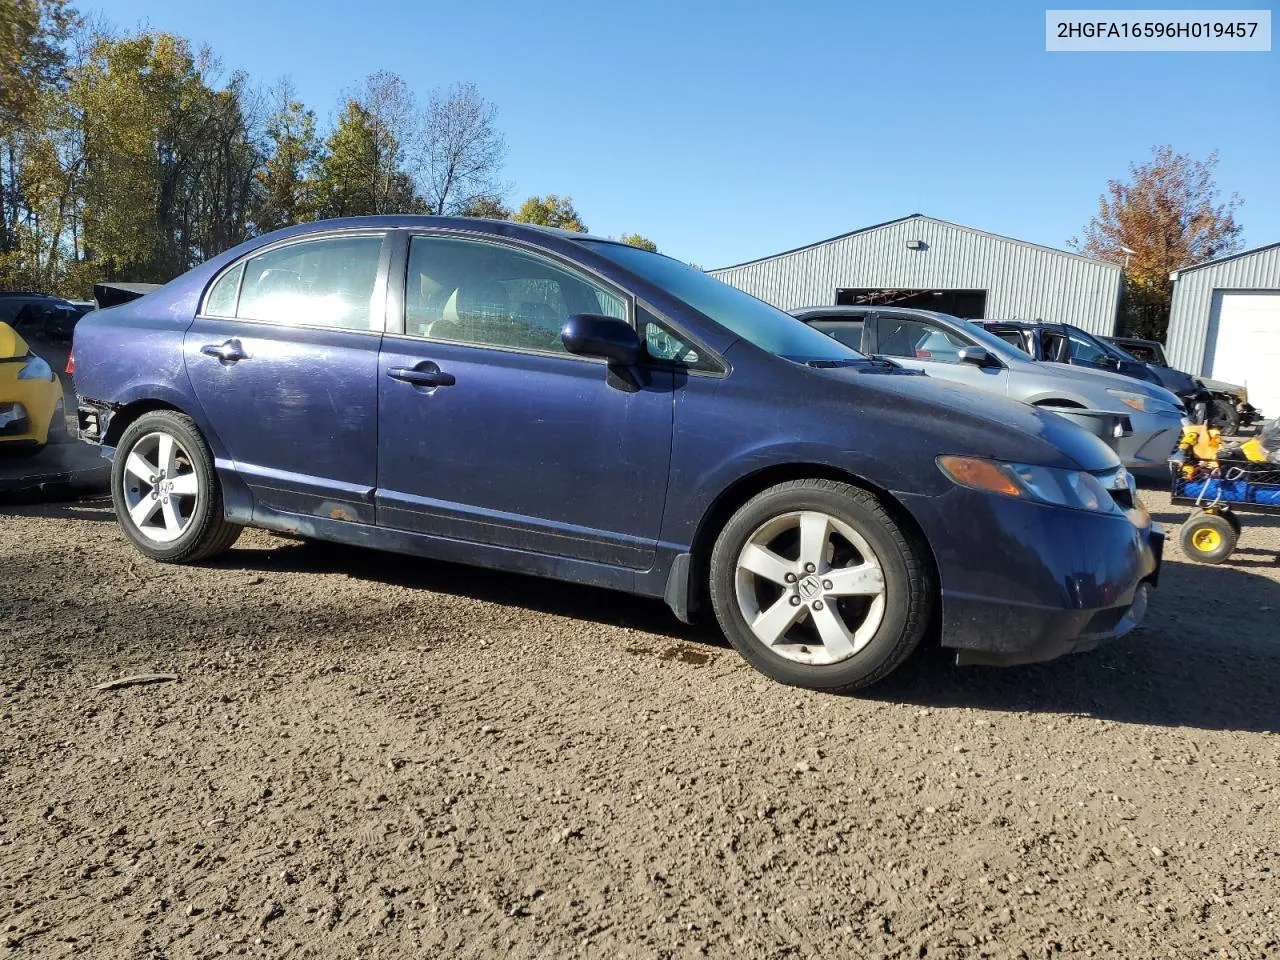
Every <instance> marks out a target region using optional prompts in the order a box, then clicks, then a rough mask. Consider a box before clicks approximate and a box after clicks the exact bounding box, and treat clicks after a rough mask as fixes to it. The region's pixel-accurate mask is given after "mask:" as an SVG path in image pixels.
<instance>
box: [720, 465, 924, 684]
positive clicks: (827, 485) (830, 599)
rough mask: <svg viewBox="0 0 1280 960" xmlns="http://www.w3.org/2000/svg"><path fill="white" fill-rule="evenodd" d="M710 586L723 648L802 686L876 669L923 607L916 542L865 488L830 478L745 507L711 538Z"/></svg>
mask: <svg viewBox="0 0 1280 960" xmlns="http://www.w3.org/2000/svg"><path fill="white" fill-rule="evenodd" d="M710 586H711V600H712V606H713V607H714V609H715V613H716V619H717V620H718V621H719V623H720V627H721V629H722V630H724V633H725V635H726V637H728V639H729V642H730V643H732V644H733V646H734V648H735V649H736V650H737V651H738V652H739V653H740V654H741V655H742V656H743V657H744V658H745V659H746V660H747V661H748V662H749V663H750V664H751V665H752V666H754V667H755V668H756V669H758V670H760V671H761V672H762V673H765V674H767V675H768V676H770V677H773V678H774V679H775V680H779V681H781V682H783V683H787V684H791V685H792V686H798V687H807V688H809V689H814V690H853V689H858V688H862V687H866V686H869V685H871V684H873V683H875V682H876V681H878V680H880V679H882V678H883V677H885V676H887V675H888V674H889V673H890V672H891V671H893V670H894V669H895V668H896V667H897V666H898V665H899V664H901V663H902V662H903V661H904V660H905V659H906V658H907V656H908V655H909V654H910V653H911V651H912V650H913V649H915V647H916V645H917V644H918V643H919V642H920V638H921V636H923V634H924V631H925V629H926V627H927V625H928V622H929V617H930V614H931V612H932V609H933V603H934V586H933V582H932V576H931V572H930V568H929V565H928V564H927V563H926V562H925V561H924V559H923V548H922V547H921V546H920V545H918V544H917V543H916V542H915V541H914V539H913V538H912V537H911V536H910V535H908V533H907V532H906V531H905V530H904V529H903V527H902V526H901V525H900V524H899V523H898V522H897V521H895V520H894V518H893V517H892V516H890V514H889V513H888V511H886V510H885V508H884V506H883V505H882V504H881V503H880V502H879V501H878V500H877V499H876V498H875V497H874V496H872V495H871V494H870V493H868V492H867V491H865V490H862V489H859V488H858V487H854V486H851V485H850V484H846V483H839V482H836V481H832V480H797V481H791V482H788V483H783V484H779V485H778V486H775V487H771V488H770V489H768V490H766V491H764V492H763V493H761V494H759V495H758V496H756V497H754V498H753V499H752V500H750V501H749V502H748V503H746V504H745V505H744V506H743V507H742V508H741V509H740V510H738V512H737V513H735V514H734V515H733V517H732V518H731V519H730V520H729V522H728V523H727V524H726V525H725V527H724V530H723V531H721V533H720V536H719V537H718V538H717V540H716V544H715V547H714V548H713V551H712V556H711V570H710Z"/></svg>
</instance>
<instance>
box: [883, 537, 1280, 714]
mask: <svg viewBox="0 0 1280 960" xmlns="http://www.w3.org/2000/svg"><path fill="white" fill-rule="evenodd" d="M1246 562H1247V560H1244V559H1242V560H1241V562H1233V564H1232V565H1230V566H1221V567H1213V566H1205V565H1200V564H1191V563H1186V562H1171V563H1167V564H1166V565H1165V568H1164V570H1163V571H1162V574H1161V583H1160V589H1159V590H1158V591H1156V593H1155V594H1154V595H1153V598H1152V603H1151V608H1150V612H1149V615H1148V618H1147V620H1146V622H1145V623H1144V624H1143V625H1142V627H1140V628H1139V629H1138V630H1136V631H1135V632H1134V633H1132V634H1131V635H1130V636H1128V637H1125V638H1123V639H1121V640H1118V641H1115V642H1113V643H1111V644H1108V645H1106V646H1103V647H1101V648H1099V649H1097V650H1094V651H1091V652H1088V653H1082V654H1076V655H1074V656H1069V657H1064V658H1062V659H1060V660H1055V661H1051V662H1050V663H1045V664H1036V665H1033V666H1026V667H1015V668H1009V669H993V668H983V667H966V668H963V669H960V668H956V667H953V666H952V665H951V657H950V656H949V655H948V654H947V653H946V652H945V651H943V650H941V649H939V648H936V647H935V648H933V649H931V650H928V651H923V652H922V653H921V655H918V656H917V657H915V658H913V660H912V661H911V662H909V663H908V664H907V665H906V666H905V667H903V668H902V669H901V670H900V671H898V673H896V674H894V675H892V676H890V677H889V678H888V680H886V681H885V682H884V683H882V684H881V685H879V686H877V687H875V688H874V689H873V690H871V691H868V694H867V695H869V696H870V697H872V698H875V699H879V700H893V701H898V702H907V703H916V704H920V705H922V706H928V707H976V708H979V709H984V710H1010V711H1028V712H1041V711H1048V712H1054V713H1075V714H1084V715H1087V716H1093V717H1099V718H1103V719H1107V720H1114V721H1118V722H1122V723H1142V724H1153V725H1157V726H1168V727H1181V726H1186V727H1202V728H1208V729H1224V730H1249V731H1262V732H1268V733H1275V732H1280V582H1277V581H1276V580H1274V579H1271V578H1269V577H1265V576H1259V575H1257V574H1255V573H1250V572H1248V571H1247V570H1244V569H1240V568H1241V566H1243V565H1244V564H1245V563H1246ZM1267 563H1268V565H1270V561H1267Z"/></svg>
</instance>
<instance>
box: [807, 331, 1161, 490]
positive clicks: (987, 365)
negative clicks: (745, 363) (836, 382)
mask: <svg viewBox="0 0 1280 960" xmlns="http://www.w3.org/2000/svg"><path fill="white" fill-rule="evenodd" d="M792 316H795V317H797V318H798V319H800V320H803V321H804V322H805V323H807V324H809V325H810V326H812V327H815V328H817V329H819V330H821V331H823V332H824V333H826V334H827V335H828V336H830V337H834V338H835V339H836V340H839V341H840V342H841V343H843V344H845V345H846V346H850V347H853V348H854V349H855V350H859V351H861V352H862V353H865V354H868V355H875V356H881V357H889V358H891V359H892V360H893V361H894V362H896V363H898V364H900V365H901V366H903V367H906V368H908V369H913V370H921V371H923V372H925V373H927V374H928V375H929V376H931V377H938V378H940V379H943V380H952V381H954V382H956V383H962V384H965V385H966V386H971V387H977V388H978V389H980V390H987V391H989V392H991V393H998V394H1000V395H1001V396H1003V397H1009V398H1010V399H1013V400H1022V401H1024V402H1025V403H1032V404H1035V405H1037V406H1044V407H1075V408H1083V409H1086V410H1103V411H1110V412H1116V413H1123V414H1126V415H1127V416H1128V417H1129V421H1130V423H1131V424H1132V426H1133V432H1132V434H1131V435H1129V436H1125V437H1121V438H1120V439H1118V440H1117V441H1116V442H1115V444H1114V447H1115V449H1116V453H1117V454H1118V455H1119V457H1120V459H1121V461H1123V463H1124V465H1125V466H1126V467H1128V468H1129V469H1131V470H1132V469H1143V468H1156V467H1158V468H1161V469H1163V468H1164V467H1165V465H1166V462H1167V460H1168V457H1169V454H1171V453H1172V452H1173V449H1174V447H1176V446H1177V444H1178V440H1179V438H1180V436H1181V433H1182V425H1183V423H1184V421H1185V418H1186V410H1185V408H1184V407H1183V405H1182V401H1180V400H1179V399H1178V398H1177V397H1176V396H1174V394H1172V393H1171V392H1169V391H1168V390H1166V389H1165V388H1164V387H1161V386H1157V385H1156V384H1152V383H1145V382H1143V381H1141V380H1134V379H1132V378H1131V377H1122V376H1120V375H1119V374H1115V373H1108V372H1106V371H1102V370H1089V369H1085V368H1081V367H1070V366H1064V365H1062V364H1054V363H1040V362H1038V361H1036V360H1034V359H1032V358H1031V357H1029V356H1028V355H1027V354H1025V353H1023V352H1022V351H1021V350H1018V349H1016V348H1015V347H1013V346H1010V345H1009V344H1008V343H1006V342H1005V341H1003V340H1001V339H1000V338H999V337H997V336H995V335H994V334H991V333H988V332H987V331H986V330H983V329H982V328H981V327H979V326H978V325H977V324H974V323H970V322H969V321H968V320H961V319H960V318H959V317H953V316H950V315H948V314H945V313H934V312H932V311H930V310H912V309H907V308H897V307H841V306H837V307H805V308H804V309H802V310H793V311H792Z"/></svg>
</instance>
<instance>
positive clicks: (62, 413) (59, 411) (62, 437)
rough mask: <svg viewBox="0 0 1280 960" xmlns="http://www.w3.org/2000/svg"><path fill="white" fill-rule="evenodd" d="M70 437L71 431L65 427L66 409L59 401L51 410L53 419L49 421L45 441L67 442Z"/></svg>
mask: <svg viewBox="0 0 1280 960" xmlns="http://www.w3.org/2000/svg"><path fill="white" fill-rule="evenodd" d="M71 439H72V437H71V431H70V430H68V429H67V411H66V408H65V407H64V406H63V405H62V403H61V402H59V403H58V406H57V407H56V408H55V409H54V411H53V419H52V420H50V421H49V432H48V434H47V436H46V438H45V442H46V443H67V442H69V441H70V440H71Z"/></svg>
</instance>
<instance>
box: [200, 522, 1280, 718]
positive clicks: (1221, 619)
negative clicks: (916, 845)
mask: <svg viewBox="0 0 1280 960" xmlns="http://www.w3.org/2000/svg"><path fill="white" fill-rule="evenodd" d="M1247 562H1248V558H1244V557H1242V558H1240V562H1237V563H1233V565H1232V566H1229V567H1205V566H1201V565H1194V566H1193V565H1191V564H1189V563H1182V562H1170V563H1168V564H1167V565H1166V567H1165V571H1164V574H1163V580H1162V583H1161V587H1160V590H1159V591H1157V593H1156V595H1155V598H1154V600H1153V602H1152V608H1151V614H1150V616H1149V618H1148V620H1147V622H1146V624H1144V626H1143V627H1142V628H1141V629H1140V630H1138V631H1136V632H1135V633H1134V634H1132V635H1131V636H1129V637H1127V638H1125V639H1123V640H1120V641H1117V642H1115V643H1112V644H1110V645H1108V646H1105V647H1103V648H1101V649H1099V650H1096V651H1092V652H1090V653H1084V654H1079V655H1076V656H1073V657H1065V658H1063V659H1060V660H1056V661H1052V662H1050V663H1046V664H1037V665H1033V666H1027V667H1015V668H1008V669H998V668H984V667H966V668H958V667H956V666H954V660H953V657H952V655H951V654H950V653H948V652H947V651H945V650H942V649H941V648H939V647H938V646H937V645H936V643H935V644H931V645H930V646H928V647H927V648H924V649H922V650H921V651H920V652H919V653H918V654H917V656H915V657H914V658H913V659H912V660H911V661H910V662H909V663H908V664H907V665H905V666H904V667H903V668H902V669H901V670H900V671H899V672H898V673H896V674H894V675H893V676H891V677H890V678H889V679H888V680H887V681H885V682H883V683H882V684H880V685H879V686H877V687H875V688H873V689H872V690H870V691H865V692H863V693H861V694H859V695H860V696H864V697H867V698H869V699H876V700H886V701H897V702H905V703H917V704H920V705H922V706H931V707H940V708H945V707H975V708H979V709H984V710H1007V711H1031V712H1041V711H1044V712H1053V713H1078V714H1086V715H1089V716H1095V717H1099V718H1103V719H1108V720H1115V721H1118V722H1125V723H1142V724H1155V725H1158V726H1190V727H1205V728H1211V729H1238V730H1255V731H1268V732H1280V583H1278V582H1276V581H1275V580H1273V579H1270V578H1268V577H1264V576H1259V575H1257V574H1253V573H1250V572H1248V571H1247V570H1243V569H1240V568H1241V567H1242V566H1244V565H1245V564H1246V563H1247ZM1266 562H1267V563H1270V561H1269V560H1268V561H1266ZM218 565H225V566H228V567H234V568H236V569H254V570H262V571H270V570H275V571H290V572H296V573H305V572H325V573H348V574H350V575H351V576H354V577H360V578H362V579H366V580H375V581H379V582H383V583H388V584H395V585H398V586H405V587H410V588H417V589H424V590H433V591H438V592H441V593H448V594H452V595H456V596H466V597H471V598H473V599H477V600H483V601H486V602H491V603H499V604H503V605H506V606H512V607H520V608H525V609H529V610H538V611H541V612H543V613H550V614H555V615H559V616H564V617H571V618H574V619H582V620H591V621H593V622H597V623H603V624H609V625H615V626H624V627H630V628H634V629H638V630H645V631H648V632H651V633H655V634H659V635H661V636H665V637H669V638H672V639H677V640H683V641H688V642H692V643H699V644H703V645H707V646H715V647H724V646H725V642H724V640H723V639H722V638H721V636H720V634H719V632H718V631H717V630H716V629H715V628H714V627H713V626H711V625H709V624H700V625H697V626H692V627H689V626H685V625H683V624H681V623H680V622H679V621H677V620H676V619H675V618H674V617H673V616H672V615H671V613H670V611H668V610H667V608H666V607H665V606H664V605H663V604H662V602H661V601H659V600H649V599H644V598H640V597H633V596H628V595H626V594H620V593H614V592H612V591H607V590H600V589H596V588H590V587H581V586H575V585H573V584H566V583H559V582H556V581H549V580H541V579H538V578H534V577H525V576H520V575H518V574H505V573H494V572H491V571H480V570H476V569H473V568H470V567H463V566H459V565H456V564H448V563H438V562H434V561H429V560H419V559H416V558H408V557H401V556H396V555H393V554H384V553H377V552H372V551H365V550H361V549H358V548H354V547H344V546H338V545H332V544H325V543H308V542H301V541H300V542H284V541H282V545H281V546H280V547H279V548H278V549H275V550H255V551H233V552H232V553H231V554H228V555H227V557H226V558H224V559H223V560H221V561H218Z"/></svg>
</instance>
